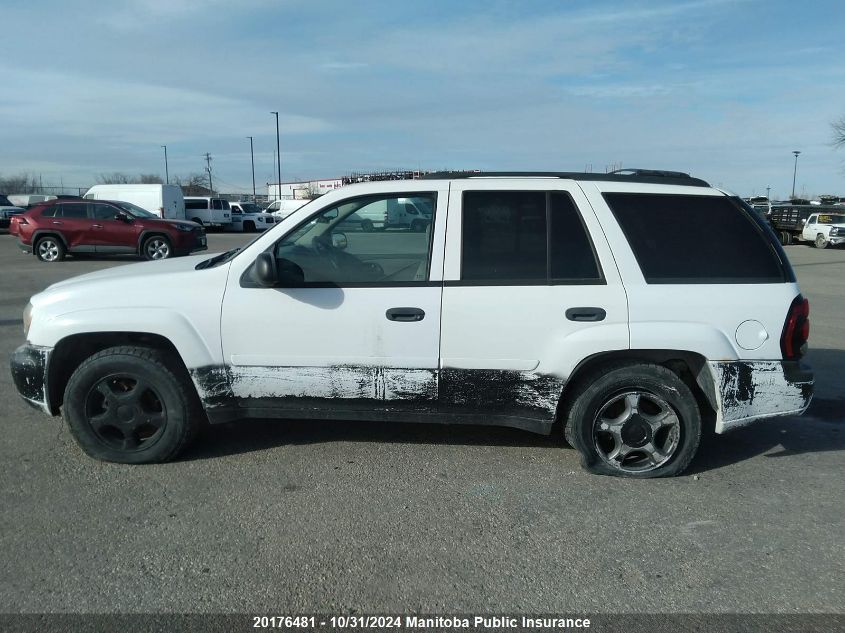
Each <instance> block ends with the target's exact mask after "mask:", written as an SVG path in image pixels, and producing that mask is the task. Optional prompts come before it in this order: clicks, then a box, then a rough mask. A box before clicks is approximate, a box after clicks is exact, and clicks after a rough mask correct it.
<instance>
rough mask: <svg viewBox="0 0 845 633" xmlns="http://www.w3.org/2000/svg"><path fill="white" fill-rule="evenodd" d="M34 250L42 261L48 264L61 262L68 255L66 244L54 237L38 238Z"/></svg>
mask: <svg viewBox="0 0 845 633" xmlns="http://www.w3.org/2000/svg"><path fill="white" fill-rule="evenodd" d="M32 250H33V252H34V253H35V256H36V257H37V258H38V259H39V260H40V261H42V262H47V263H53V262H60V261H62V260H63V259H64V258H65V254H66V253H67V250H66V249H65V245H64V242H62V240H60V239H59V238H58V237H55V236H53V235H47V236H45V237H40V238H38V240H36V242H35V248H33V249H32Z"/></svg>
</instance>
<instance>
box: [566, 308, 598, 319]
mask: <svg viewBox="0 0 845 633" xmlns="http://www.w3.org/2000/svg"><path fill="white" fill-rule="evenodd" d="M606 316H607V312H605V311H604V310H602V309H601V308H569V309H568V310H567V311H566V318H567V319H569V320H570V321H604V317H606Z"/></svg>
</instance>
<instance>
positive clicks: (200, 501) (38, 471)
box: [0, 234, 845, 613]
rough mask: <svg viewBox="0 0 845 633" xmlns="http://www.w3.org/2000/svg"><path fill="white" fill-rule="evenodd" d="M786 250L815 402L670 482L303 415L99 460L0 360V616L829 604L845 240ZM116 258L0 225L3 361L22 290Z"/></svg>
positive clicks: (551, 448) (837, 512)
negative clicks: (20, 241) (21, 240)
mask: <svg viewBox="0 0 845 633" xmlns="http://www.w3.org/2000/svg"><path fill="white" fill-rule="evenodd" d="M248 239H249V236H243V235H224V234H212V235H211V236H210V238H209V241H210V252H215V251H220V250H225V249H228V248H231V247H233V246H235V245H238V244H241V243H243V242H246V241H247V240H248ZM787 252H788V254H789V256H790V258H791V259H792V261H793V264H794V265H795V267H796V268H795V269H796V272H797V274H798V277H799V280H800V282H801V284H802V288H803V291H804V293H805V295H806V296H808V297H809V299H810V302H811V321H812V333H811V337H810V342H811V346H812V348H813V349H812V352H811V354H810V357H809V360H810V362H811V364H813V365H814V367H815V369H816V375H817V390H816V394H817V395H816V400H815V401H814V403H813V405H812V407H811V409H810V412H809V413H808V415H806V416H804V417H801V418H778V419H774V420H772V421H769V422H764V423H761V424H759V425H757V426H752V427H750V428H746V429H742V430H739V431H736V432H734V433H732V434H729V435H725V436H721V437H708V438H706V440H705V441H704V445H703V447H702V449H701V451H700V454H699V457H698V458H697V459H696V460H695V461H694V462H693V466H692V468H691V469H690V470H689V472H688V473H687V474H686V475H685V476H683V477H679V478H676V479H671V480H645V481H631V480H622V479H614V478H603V477H598V476H591V475H588V474H587V473H585V472H584V471H582V470H581V469H580V467H579V463H578V457H577V455H576V452H575V451H574V450H573V449H570V448H567V447H564V446H563V445H562V443H561V442H560V441H558V440H557V439H551V438H543V437H537V436H534V435H531V434H528V433H524V432H520V431H515V430H509V429H500V428H478V427H439V426H429V425H401V424H397V425H388V424H366V423H330V422H313V421H311V422H286V421H272V422H271V421H255V422H245V423H240V424H232V425H225V426H221V427H215V428H212V429H211V430H210V431H209V432H208V433H207V434H206V435H205V436H204V437H203V438H202V439H201V441H200V442H198V444H197V445H195V446H194V447H193V448H192V449H191V450H190V451H189V452H188V453H187V454H186V455H184V456H183V458H182V459H180V461H177V462H175V463H170V464H163V465H156V466H142V467H132V466H122V465H115V464H107V463H101V462H96V461H94V460H91V459H90V458H88V457H86V456H85V455H84V454H83V453H82V452H81V451H80V450H79V449H78V448H77V446H76V444H75V443H74V442H73V440H72V439H71V437H70V435H69V433H68V432H67V431H66V430H65V428H64V427H63V425H62V422H61V421H60V420H59V419H48V418H46V417H44V416H43V415H42V414H40V413H38V412H36V411H34V410H32V409H30V408H28V407H27V406H25V405H24V403H23V401H22V400H20V399H19V398H18V396H17V395H16V394H15V392H14V389H13V387H12V383H11V378H10V375H9V372H8V369H5V370H3V371H2V372H0V394H2V396H3V397H2V398H0V425H2V429H3V433H2V438H0V495H2V500H3V501H2V504H0V523H2V529H0V569H2V572H0V612H7V613H8V612H111V611H121V612H151V611H156V612H186V611H189V612H267V611H276V612H283V613H292V612H326V613H327V612H348V611H357V612H369V613H374V612H381V613H384V612H405V611H417V612H426V613H438V612H439V613H443V612H452V613H454V612H482V611H488V612H508V611H514V612H534V613H540V612H543V613H547V612H570V613H572V612H605V613H614V612H617V613H618V612H629V611H637V612H666V611H669V612H724V613H731V612H756V613H761V612H762V613H767V612H771V613H796V612H798V613H804V612H841V611H842V610H843V605H845V589H843V587H845V585H843V583H842V578H843V577H845V551H843V545H842V535H843V533H845V531H843V527H845V526H843V516H845V511H844V510H843V499H844V498H845V494H843V493H845V468H843V466H845V460H843V449H845V437H843V432H842V431H843V427H845V425H843V421H845V382H843V379H842V377H843V375H845V320H843V318H842V315H843V314H845V274H843V273H845V250H830V249H828V250H817V249H813V248H809V247H806V246H791V247H787ZM128 261H131V260H127V259H124V258H113V259H111V260H108V261H103V260H88V259H85V260H75V259H72V258H69V259H68V260H67V261H65V262H62V263H58V264H43V263H40V262H38V261H36V260H35V258H33V257H32V256H25V255H23V254H21V253H20V252H19V251H18V249H17V248H16V246H15V242H14V239H13V238H12V237H11V236H8V235H0V271H2V274H0V333H2V336H0V351H2V354H3V355H4V358H8V355H9V354H10V353H11V351H12V350H13V349H14V348H15V347H16V346H17V345H19V344H20V343H21V342H22V340H23V333H22V329H21V327H22V326H21V313H22V310H23V308H24V306H25V304H26V303H27V301H28V299H29V296H30V295H32V294H34V293H36V292H38V291H40V290H42V289H43V288H45V287H46V286H47V285H49V284H51V283H53V282H56V281H59V280H61V279H65V278H68V277H71V276H74V275H78V274H81V273H85V272H89V271H93V270H98V269H101V268H103V267H107V266H117V265H122V264H125V263H128ZM713 309H714V310H718V309H719V306H713ZM251 326H252V327H255V328H256V330H259V331H263V332H266V333H270V334H271V335H272V331H273V323H272V319H270V318H268V317H262V316H260V315H256V317H255V321H254V323H252V324H251ZM837 579H838V580H837Z"/></svg>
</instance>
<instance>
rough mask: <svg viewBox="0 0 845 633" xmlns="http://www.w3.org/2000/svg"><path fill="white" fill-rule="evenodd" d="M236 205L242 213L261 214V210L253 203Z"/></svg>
mask: <svg viewBox="0 0 845 633" xmlns="http://www.w3.org/2000/svg"><path fill="white" fill-rule="evenodd" d="M237 205H238V206H239V207H240V208H241V209H243V212H244V213H261V209H260V208H259V207H258V205H257V204H255V203H254V202H238V203H237Z"/></svg>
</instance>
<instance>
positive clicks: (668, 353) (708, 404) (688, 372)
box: [555, 349, 720, 429]
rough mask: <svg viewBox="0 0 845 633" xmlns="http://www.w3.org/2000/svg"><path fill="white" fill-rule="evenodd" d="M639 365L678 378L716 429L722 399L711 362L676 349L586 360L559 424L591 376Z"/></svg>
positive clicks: (568, 388) (564, 396)
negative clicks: (663, 369) (658, 367)
mask: <svg viewBox="0 0 845 633" xmlns="http://www.w3.org/2000/svg"><path fill="white" fill-rule="evenodd" d="M639 363H650V364H655V365H661V366H663V367H666V368H667V369H669V370H670V371H672V372H673V373H674V374H675V375H677V376H678V378H680V379H681V381H683V383H684V384H685V385H687V387H689V388H690V391H692V393H693V395H694V396H695V399H696V403H697V404H698V408H699V410H700V411H701V417H702V421H704V422H705V423H706V424H707V425H708V427H709V428H710V429H712V428H713V427H715V423H716V416H717V411H718V410H719V408H720V399H719V397H718V395H717V392H716V384H715V382H714V380H713V374H712V372H711V371H710V367H709V365H708V364H707V359H706V358H705V357H704V356H703V355H701V354H699V353H697V352H692V351H689V350H676V349H637V350H634V349H630V350H614V351H609V352H601V353H598V354H594V355H592V356H589V357H587V358H585V359H584V360H582V361H581V362H580V363H579V364H578V365H576V367H575V369H574V370H573V371H572V373H571V374H570V376H569V379H568V380H567V381H566V384H565V385H564V387H563V390H562V391H561V395H560V400H559V401H558V406H557V412H556V414H555V424H557V425H560V424H561V423H562V421H563V420H565V419H566V414H567V412H568V410H569V407H570V406H571V405H572V401H573V397H574V395H575V394H576V393H577V391H578V387H579V386H580V383H581V382H582V381H583V380H585V379H589V377H590V376H591V375H594V374H595V373H598V372H600V371H602V370H603V369H609V368H610V367H613V366H619V365H636V364H639Z"/></svg>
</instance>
